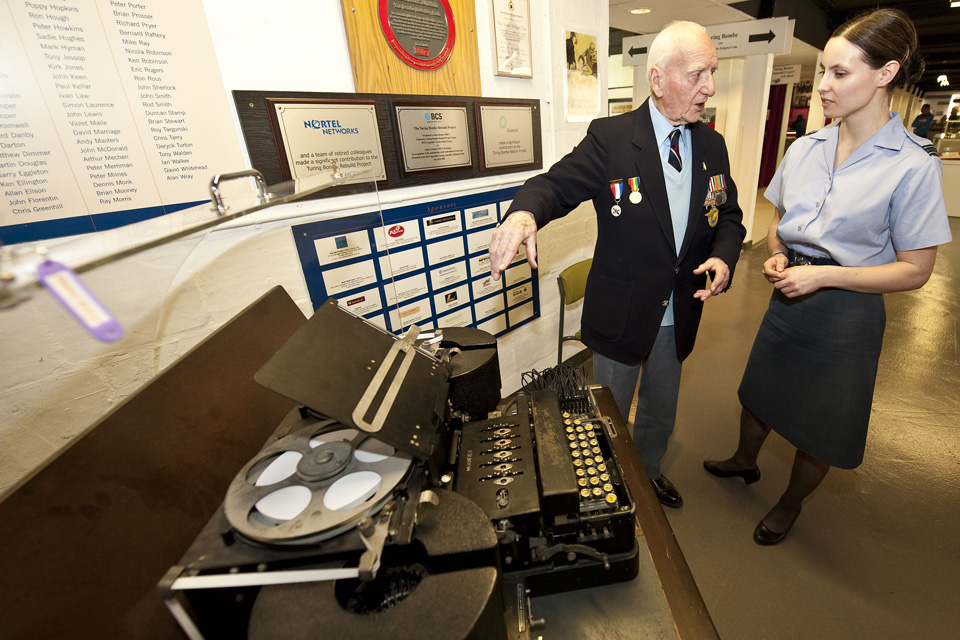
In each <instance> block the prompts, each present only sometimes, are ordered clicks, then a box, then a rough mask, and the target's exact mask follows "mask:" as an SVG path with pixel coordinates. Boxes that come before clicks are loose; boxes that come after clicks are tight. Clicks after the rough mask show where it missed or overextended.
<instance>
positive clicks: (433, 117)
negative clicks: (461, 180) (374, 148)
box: [395, 104, 473, 173]
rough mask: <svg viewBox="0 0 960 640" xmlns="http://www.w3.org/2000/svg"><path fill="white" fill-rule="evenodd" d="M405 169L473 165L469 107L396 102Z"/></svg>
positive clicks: (409, 170) (421, 169) (429, 169)
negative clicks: (397, 103) (468, 123)
mask: <svg viewBox="0 0 960 640" xmlns="http://www.w3.org/2000/svg"><path fill="white" fill-rule="evenodd" d="M395 108H396V113H397V132H398V134H399V135H398V140H399V141H400V152H401V153H400V156H401V157H402V158H403V170H404V172H405V173H409V172H412V171H435V170H438V169H453V168H457V167H470V166H472V163H473V162H472V159H471V156H470V136H469V129H468V127H467V108H466V107H465V106H464V107H459V106H458V107H446V106H438V105H435V104H433V105H423V104H421V105H404V106H395Z"/></svg>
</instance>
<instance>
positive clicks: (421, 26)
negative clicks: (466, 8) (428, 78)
mask: <svg viewBox="0 0 960 640" xmlns="http://www.w3.org/2000/svg"><path fill="white" fill-rule="evenodd" d="M378 9H379V15H380V27H381V28H382V29H383V35H384V37H385V38H386V39H387V42H389V43H390V48H392V49H393V51H394V53H396V54H397V55H398V56H400V59H401V60H403V61H404V62H406V63H407V64H408V65H410V66H411V67H413V68H414V69H422V70H426V71H429V70H432V69H437V68H439V67H442V66H443V65H444V64H445V63H446V62H447V59H449V58H450V54H451V53H452V52H453V43H454V41H455V40H456V35H457V30H456V27H455V25H454V23H453V9H451V8H450V1H449V0H379V3H378Z"/></svg>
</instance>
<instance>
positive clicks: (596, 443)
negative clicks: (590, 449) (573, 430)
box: [590, 438, 600, 446]
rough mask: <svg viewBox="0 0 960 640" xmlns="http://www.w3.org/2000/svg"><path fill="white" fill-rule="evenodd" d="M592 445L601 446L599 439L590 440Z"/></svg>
mask: <svg viewBox="0 0 960 640" xmlns="http://www.w3.org/2000/svg"><path fill="white" fill-rule="evenodd" d="M590 444H592V445H593V446H597V445H598V444H600V443H599V442H597V439H596V438H590Z"/></svg>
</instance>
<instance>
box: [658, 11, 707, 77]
mask: <svg viewBox="0 0 960 640" xmlns="http://www.w3.org/2000/svg"><path fill="white" fill-rule="evenodd" d="M697 35H703V36H704V37H705V38H710V34H709V33H707V30H706V29H705V28H704V27H703V25H699V24H697V23H696V22H689V21H687V20H674V21H673V22H671V23H670V24H668V25H667V26H665V27H664V28H663V31H661V32H660V33H658V34H657V37H656V38H654V39H653V42H652V43H651V44H650V51H649V52H648V53H647V74H649V73H650V69H652V68H653V67H655V66H656V67H660V68H661V69H663V68H664V67H666V66H668V65H669V64H670V61H671V60H672V59H673V57H674V56H676V55H677V54H678V53H682V52H683V51H684V50H685V49H686V48H687V47H688V46H689V45H688V44H687V43H688V42H689V41H690V39H691V36H697Z"/></svg>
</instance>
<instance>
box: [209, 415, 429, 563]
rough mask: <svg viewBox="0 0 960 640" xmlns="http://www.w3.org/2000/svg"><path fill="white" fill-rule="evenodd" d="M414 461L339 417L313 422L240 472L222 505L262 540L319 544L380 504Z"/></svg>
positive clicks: (247, 531) (236, 525)
mask: <svg viewBox="0 0 960 640" xmlns="http://www.w3.org/2000/svg"><path fill="white" fill-rule="evenodd" d="M411 466H412V458H411V456H409V455H407V454H405V453H402V452H399V451H396V450H394V449H393V448H392V447H390V446H389V445H385V444H383V443H381V442H379V441H378V440H375V439H374V438H371V437H370V436H368V435H367V434H365V433H362V432H359V431H358V430H356V429H353V428H350V427H346V426H344V425H342V424H340V423H338V422H336V421H335V420H324V421H319V422H316V421H311V422H310V424H306V425H304V426H301V427H298V428H296V429H294V430H293V431H291V433H290V434H289V435H287V436H284V437H283V438H281V439H279V440H277V441H276V442H274V443H272V444H270V445H269V446H267V447H265V448H264V449H263V450H261V451H260V452H259V453H258V454H257V456H255V457H254V458H253V459H252V460H251V461H250V462H248V463H247V464H246V465H245V466H244V467H243V469H241V470H240V473H238V474H237V476H236V477H235V478H234V480H233V482H232V483H231V484H230V488H229V489H228V491H227V496H226V499H225V501H224V511H225V513H226V516H227V520H229V522H230V524H231V525H232V526H233V527H234V528H235V529H236V530H237V531H238V532H239V533H240V534H241V535H243V536H245V537H247V538H250V539H252V540H255V541H258V542H262V543H267V544H279V545H283V544H304V543H313V542H319V541H321V540H325V539H327V538H330V537H333V536H335V535H338V534H340V533H342V532H344V531H346V530H348V529H350V528H352V527H353V526H355V525H356V523H357V522H359V521H360V520H361V519H362V518H363V517H365V516H367V515H369V514H371V513H374V512H376V511H377V510H379V509H380V507H381V506H382V505H383V504H384V503H385V502H386V501H387V500H388V499H389V498H390V497H391V496H392V495H393V491H394V489H395V488H396V487H397V485H398V484H400V483H401V481H403V480H404V478H405V477H406V475H407V473H408V471H409V470H410V468H411Z"/></svg>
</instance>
